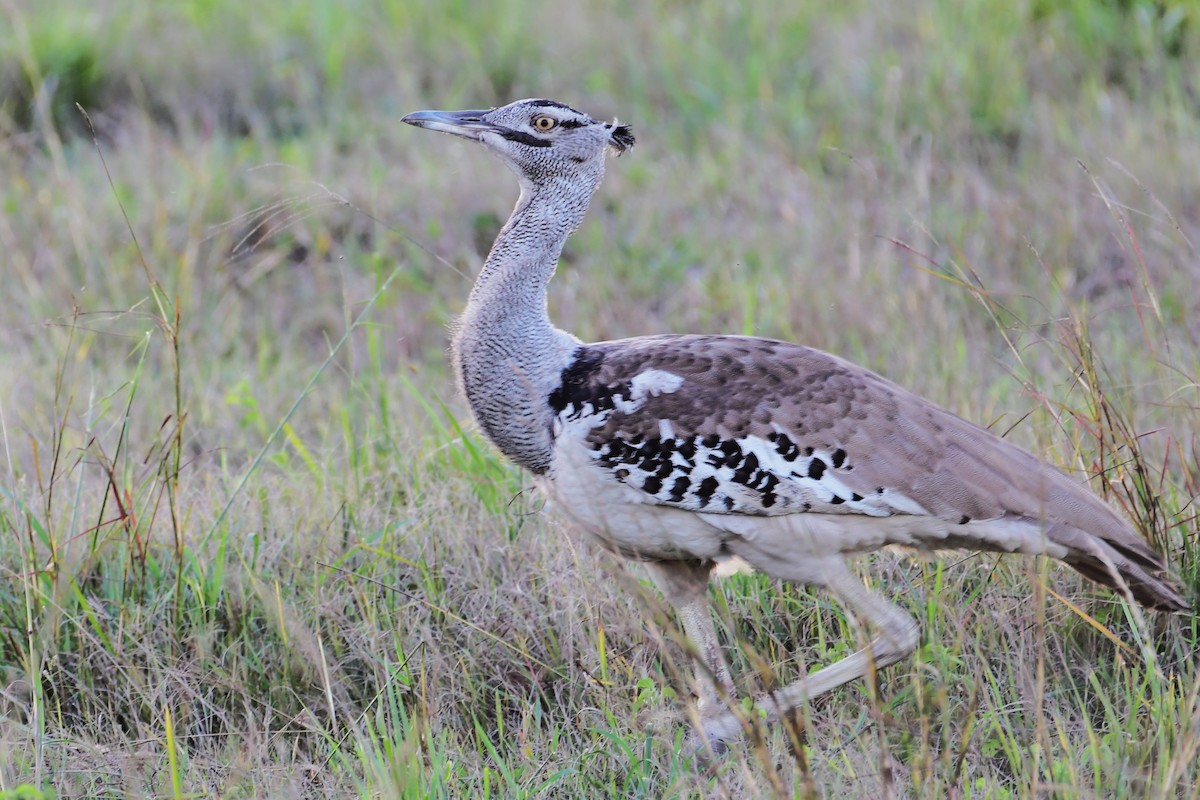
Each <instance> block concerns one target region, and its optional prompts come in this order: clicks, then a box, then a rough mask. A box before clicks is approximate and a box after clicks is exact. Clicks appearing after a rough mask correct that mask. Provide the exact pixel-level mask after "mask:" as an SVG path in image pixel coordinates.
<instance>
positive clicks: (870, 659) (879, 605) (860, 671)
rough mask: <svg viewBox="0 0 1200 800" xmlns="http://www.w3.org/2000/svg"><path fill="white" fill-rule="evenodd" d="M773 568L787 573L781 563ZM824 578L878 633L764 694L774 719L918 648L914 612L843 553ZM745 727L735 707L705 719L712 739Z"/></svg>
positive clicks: (824, 568)
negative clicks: (859, 572)
mask: <svg viewBox="0 0 1200 800" xmlns="http://www.w3.org/2000/svg"><path fill="white" fill-rule="evenodd" d="M775 566H776V567H778V566H779V565H778V564H776V565H775ZM773 572H774V574H776V575H777V576H778V577H781V578H787V575H786V574H780V570H779V569H776V570H773ZM821 583H822V584H823V585H825V586H826V587H828V588H829V590H830V591H832V592H833V593H834V594H835V595H836V596H837V597H838V599H839V600H841V601H842V603H844V604H845V605H846V607H847V608H849V609H850V610H851V611H853V612H855V613H856V614H858V615H859V616H861V617H862V618H863V619H864V620H865V621H866V622H868V623H869V624H870V625H871V626H872V627H874V628H875V629H876V633H875V635H874V636H873V637H872V638H871V640H870V641H869V642H868V643H867V646H866V647H865V648H863V649H862V650H859V651H858V652H856V653H854V654H852V655H849V656H847V657H846V658H843V659H842V660H841V661H838V662H836V663H833V664H830V665H829V666H827V667H824V668H822V669H819V670H817V671H816V672H814V673H812V674H811V675H808V676H805V677H803V678H801V679H800V680H798V681H795V682H794V683H791V684H789V685H787V686H785V687H784V688H782V689H779V690H778V691H775V692H772V693H771V694H769V695H767V696H766V697H763V698H761V699H759V700H758V701H757V702H756V703H755V706H756V707H757V708H758V709H759V711H760V712H761V713H764V714H765V715H766V717H767V719H769V720H771V721H775V720H778V719H780V718H781V717H783V716H784V715H785V714H787V713H788V712H789V711H791V710H792V709H795V708H798V707H799V706H801V705H803V704H804V703H805V702H806V701H807V700H811V699H812V698H814V697H817V696H819V695H822V694H824V693H825V692H828V691H830V690H831V689H836V688H837V687H839V686H841V685H842V684H844V683H849V682H850V681H853V680H856V679H858V678H861V677H863V676H864V675H866V674H868V673H869V672H870V671H871V669H872V668H874V669H880V668H882V667H886V666H888V665H890V664H895V663H896V662H897V661H899V660H900V659H902V658H904V657H905V656H908V655H909V654H911V653H912V651H913V650H915V649H916V646H917V640H918V635H919V634H918V628H917V624H916V622H914V621H913V619H912V617H910V616H909V615H908V614H906V613H904V612H903V611H901V610H900V609H899V608H897V607H896V606H894V605H892V604H891V603H889V602H888V601H886V600H884V599H883V598H882V597H880V596H879V595H877V594H875V593H874V592H871V591H870V590H868V589H867V587H865V586H863V583H862V581H861V580H859V579H858V578H856V577H855V576H854V575H853V574H852V573H851V572H850V571H849V570H848V569H847V568H846V565H845V563H844V562H842V560H841V559H840V558H839V559H837V561H836V563H835V562H833V561H832V560H831V561H829V562H827V563H824V564H822V565H821ZM741 731H742V722H741V719H740V718H739V717H738V715H737V714H735V713H733V712H731V711H726V712H725V713H723V714H719V715H716V716H712V717H709V718H707V719H706V720H705V721H704V733H705V736H707V737H708V740H709V741H710V742H712V743H718V742H726V741H729V740H731V739H733V738H735V737H737V736H738V735H739V734H740V733H741Z"/></svg>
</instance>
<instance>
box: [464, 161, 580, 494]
mask: <svg viewBox="0 0 1200 800" xmlns="http://www.w3.org/2000/svg"><path fill="white" fill-rule="evenodd" d="M596 164H597V168H596V169H595V170H592V171H590V174H588V175H587V179H585V180H581V181H572V182H567V181H564V180H561V179H557V178H545V179H543V180H540V181H537V182H534V181H530V180H528V179H526V178H524V177H523V176H518V177H521V178H522V180H521V197H520V199H519V200H518V201H517V206H516V208H515V209H513V213H512V216H511V217H510V218H509V220H508V222H507V223H506V224H505V226H504V228H503V229H502V230H501V231H500V234H499V235H498V236H497V237H496V242H495V244H493V245H492V251H491V253H490V254H489V255H488V258H487V261H486V262H485V263H484V265H483V270H482V271H481V272H480V274H479V278H478V279H477V280H476V281H475V287H474V288H473V289H472V290H471V298H470V300H469V301H468V302H467V307H466V309H465V310H464V311H463V314H462V317H461V318H460V320H459V324H458V329H457V332H456V334H455V336H454V341H453V344H452V351H451V352H452V355H453V360H454V367H455V372H456V373H457V375H458V380H459V383H460V386H461V389H462V391H463V393H464V394H465V395H466V398H467V401H468V402H469V403H470V405H471V411H472V412H473V413H474V415H475V419H476V420H477V421H478V422H479V425H480V427H481V428H483V431H484V433H486V434H487V436H488V438H489V439H491V440H492V442H493V443H494V444H495V445H496V446H497V447H498V448H499V449H500V451H501V452H502V453H504V455H506V456H507V457H508V458H510V459H512V460H513V461H515V462H516V463H517V464H519V465H521V466H523V467H525V468H527V469H530V470H532V471H533V472H535V473H541V472H544V471H545V470H546V468H547V467H548V466H549V463H550V457H551V448H552V444H553V439H552V434H551V423H552V421H553V411H552V410H551V408H550V405H549V402H548V397H549V395H550V393H551V392H553V391H554V390H555V389H556V388H558V386H559V384H560V383H561V381H562V371H563V369H564V368H565V367H566V366H568V365H569V364H570V362H571V361H572V359H573V354H574V352H575V351H576V350H577V349H578V347H579V340H578V339H576V338H575V337H574V336H572V335H570V334H569V333H566V332H565V331H561V330H559V329H558V328H555V327H554V326H553V325H552V324H551V323H550V317H549V314H548V313H547V311H546V287H547V285H548V284H549V282H550V278H551V277H553V275H554V270H555V267H556V265H557V264H558V257H559V254H560V253H562V248H563V244H565V243H566V241H567V237H568V236H569V235H570V234H571V232H572V231H574V230H575V228H577V227H578V226H579V223H580V222H582V221H583V216H584V214H585V213H586V212H587V207H588V203H590V202H591V197H592V192H594V191H595V189H596V187H597V186H598V185H599V184H600V178H601V177H602V176H603V174H604V162H603V158H599V159H597V160H596Z"/></svg>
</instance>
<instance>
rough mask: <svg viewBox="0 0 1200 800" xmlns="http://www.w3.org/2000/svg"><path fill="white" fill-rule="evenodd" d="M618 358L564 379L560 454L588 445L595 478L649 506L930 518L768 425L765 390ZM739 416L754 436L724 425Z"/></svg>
mask: <svg viewBox="0 0 1200 800" xmlns="http://www.w3.org/2000/svg"><path fill="white" fill-rule="evenodd" d="M613 344H617V343H613ZM623 355H625V358H624V359H621V360H623V361H625V364H614V363H612V362H614V361H616V360H617V359H616V358H613V357H612V354H610V353H606V352H605V351H604V349H603V345H595V346H590V347H586V348H582V349H581V353H580V355H579V358H578V359H577V360H576V362H575V363H574V364H573V365H572V366H571V367H569V368H568V369H566V370H564V372H563V384H562V387H561V388H560V389H559V390H558V391H556V392H555V393H554V394H553V395H552V396H551V398H550V403H551V406H552V408H553V409H554V410H555V411H556V412H557V418H556V423H555V438H556V446H573V445H582V446H583V447H585V448H586V450H587V452H588V455H589V456H590V457H591V460H592V463H593V464H594V466H595V468H596V469H597V470H599V471H601V472H603V473H604V474H606V475H607V476H609V477H610V479H612V480H615V481H619V482H621V483H623V484H625V485H627V486H630V487H632V488H634V489H637V490H639V491H641V492H643V493H644V494H645V495H648V496H649V498H652V501H653V502H656V503H659V504H664V505H672V506H676V507H679V508H684V509H688V510H692V511H704V512H710V513H722V514H756V515H777V514H788V513H796V512H807V511H813V512H820V513H843V514H845V513H849V514H865V515H869V516H889V515H892V514H896V513H908V514H924V513H927V512H926V511H925V510H924V509H923V508H921V506H920V505H919V504H917V503H915V502H913V501H911V500H909V499H908V498H906V497H904V496H903V495H901V494H900V493H898V492H896V491H894V490H890V489H888V488H886V487H882V486H878V487H871V488H870V489H869V490H863V489H861V488H857V485H858V484H860V483H861V481H857V480H852V477H853V471H854V468H855V464H854V463H853V460H852V459H851V458H850V455H849V453H848V452H847V450H846V449H844V448H842V447H840V446H837V444H836V443H829V442H826V441H824V439H822V437H811V438H813V439H817V440H819V441H813V442H811V443H809V442H805V441H804V439H803V438H802V436H801V434H799V433H797V431H796V430H795V429H794V427H792V426H788V425H786V424H785V423H786V420H784V419H781V418H772V417H773V416H775V415H772V414H771V413H769V408H768V407H769V406H771V405H772V403H771V398H770V397H766V396H764V393H763V392H762V390H761V388H760V389H759V390H758V391H757V392H756V393H752V394H748V393H746V392H744V391H734V392H727V393H722V392H721V391H720V387H719V386H714V385H713V384H714V381H713V380H712V377H713V376H710V375H708V374H707V373H702V374H701V375H699V376H697V375H696V374H695V371H694V370H690V369H688V368H687V367H688V366H689V365H688V364H687V363H681V364H678V365H672V364H670V363H669V362H668V363H663V362H664V359H662V358H661V351H660V352H659V353H658V354H656V355H659V356H660V357H659V358H656V359H651V358H642V359H638V358H632V357H630V356H635V355H637V353H628V354H623ZM644 355H649V354H648V353H647V354H644ZM684 361H685V362H686V359H684ZM630 362H632V363H630ZM656 362H657V363H656ZM673 366H675V367H676V368H675V369H672V367H673ZM774 405H775V406H778V405H779V403H777V402H776V403H774ZM718 406H719V407H718ZM705 407H707V408H705ZM698 412H701V413H698ZM738 416H743V417H744V418H745V419H746V420H747V423H749V422H750V421H751V420H752V421H753V422H754V424H743V425H738V424H736V423H735V424H727V421H728V420H730V419H734V420H736V419H737V417H738ZM824 438H828V437H824Z"/></svg>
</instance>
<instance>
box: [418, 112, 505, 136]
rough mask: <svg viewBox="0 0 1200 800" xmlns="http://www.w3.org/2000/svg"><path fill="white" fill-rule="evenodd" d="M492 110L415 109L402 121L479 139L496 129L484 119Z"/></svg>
mask: <svg viewBox="0 0 1200 800" xmlns="http://www.w3.org/2000/svg"><path fill="white" fill-rule="evenodd" d="M490 110H491V109H483V110H474V111H414V112H413V113H411V114H409V115H407V116H406V117H404V118H403V119H401V120H400V121H401V122H407V123H408V124H409V125H416V126H417V127H418V128H427V129H429V130H431V131H441V132H442V133H452V134H454V135H455V136H461V137H463V138H464V139H473V140H476V141H478V139H479V137H480V136H481V135H482V134H484V133H487V132H488V131H495V130H496V127H495V126H494V125H489V124H488V123H486V122H484V121H483V115H484V114H486V113H488V111H490Z"/></svg>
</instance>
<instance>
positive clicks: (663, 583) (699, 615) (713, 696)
mask: <svg viewBox="0 0 1200 800" xmlns="http://www.w3.org/2000/svg"><path fill="white" fill-rule="evenodd" d="M646 566H647V568H648V570H649V572H650V575H651V576H652V577H653V578H654V583H655V585H656V586H658V589H659V591H660V592H662V593H663V596H664V597H665V598H666V599H667V601H668V602H669V603H670V604H671V605H672V606H674V607H675V611H676V613H677V614H678V615H679V621H680V622H681V623H682V624H683V632H684V635H686V636H687V638H688V639H689V640H690V641H691V643H692V646H693V647H695V648H696V652H697V654H698V655H699V663H697V664H696V681H695V689H696V694H697V697H698V698H699V702H698V703H697V707H698V709H699V711H700V716H701V717H702V718H707V717H710V716H713V715H715V714H716V713H717V711H718V710H719V709H721V708H724V704H723V703H722V702H721V696H722V694H723V695H724V696H726V697H728V696H729V694H730V692H731V691H732V689H733V681H731V680H730V678H729V667H728V665H727V664H726V663H725V656H724V654H723V653H722V652H721V644H720V642H719V641H718V640H717V629H716V627H715V626H714V625H713V620H712V615H711V614H710V613H709V608H708V576H709V573H710V572H711V571H712V566H713V565H712V562H709V561H652V562H647V564H646Z"/></svg>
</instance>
